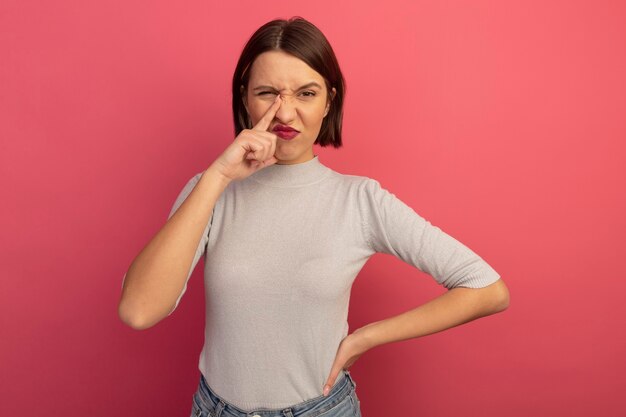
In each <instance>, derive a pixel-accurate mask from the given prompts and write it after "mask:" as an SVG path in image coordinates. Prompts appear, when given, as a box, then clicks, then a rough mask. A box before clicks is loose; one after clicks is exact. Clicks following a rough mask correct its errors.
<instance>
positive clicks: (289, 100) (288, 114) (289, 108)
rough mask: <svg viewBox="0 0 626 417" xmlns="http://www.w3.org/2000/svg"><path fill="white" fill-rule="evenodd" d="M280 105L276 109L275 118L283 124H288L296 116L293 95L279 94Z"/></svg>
mask: <svg viewBox="0 0 626 417" xmlns="http://www.w3.org/2000/svg"><path fill="white" fill-rule="evenodd" d="M280 100H281V103H280V107H279V108H278V110H277V111H276V116H275V117H276V118H277V119H278V120H280V121H281V122H282V123H284V124H288V123H289V122H291V121H293V120H294V119H295V118H296V114H297V109H296V105H295V103H293V97H289V96H287V95H283V94H281V96H280Z"/></svg>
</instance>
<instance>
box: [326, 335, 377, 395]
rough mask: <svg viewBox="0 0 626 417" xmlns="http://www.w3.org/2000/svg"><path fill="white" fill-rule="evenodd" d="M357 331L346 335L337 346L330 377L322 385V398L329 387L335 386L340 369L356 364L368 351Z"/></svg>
mask: <svg viewBox="0 0 626 417" xmlns="http://www.w3.org/2000/svg"><path fill="white" fill-rule="evenodd" d="M359 330H361V329H358V330H356V331H355V332H353V333H352V334H349V335H347V336H346V337H345V338H344V339H343V340H342V341H341V343H340V344H339V348H338V349H337V355H336V356H335V362H334V363H333V366H332V368H331V369H330V376H329V377H328V379H327V380H326V384H325V385H324V390H323V393H324V396H327V395H328V392H329V391H330V389H331V387H332V386H333V385H334V384H335V380H336V379H337V376H339V373H340V372H341V370H342V369H348V368H349V367H351V366H352V364H353V363H354V362H356V360H357V359H359V357H360V356H361V355H362V354H363V353H365V352H367V351H368V350H369V347H368V346H367V344H366V343H365V339H364V338H363V337H362V336H363V334H362V333H359Z"/></svg>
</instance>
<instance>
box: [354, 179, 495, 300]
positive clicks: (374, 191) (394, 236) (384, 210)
mask: <svg viewBox="0 0 626 417" xmlns="http://www.w3.org/2000/svg"><path fill="white" fill-rule="evenodd" d="M364 190H365V192H364V200H365V202H364V204H362V206H363V209H364V210H365V213H364V224H365V228H366V231H365V234H366V237H367V240H368V244H369V246H370V247H371V249H372V250H373V251H375V252H380V253H387V254H390V255H393V256H395V257H397V258H399V259H401V260H402V261H404V262H406V263H408V264H410V265H413V266H415V267H416V268H417V269H419V270H420V271H422V272H425V273H427V274H429V275H431V276H432V277H433V278H434V279H435V280H436V281H437V283H438V284H440V285H442V286H444V287H445V288H448V289H451V288H455V287H468V288H482V287H486V286H487V285H490V284H492V283H494V282H496V281H497V280H498V279H499V278H500V275H499V274H498V273H497V272H496V271H495V270H494V269H493V268H492V267H491V266H490V265H489V264H488V263H487V262H485V261H484V260H483V259H482V258H481V257H480V256H479V255H478V254H476V253H475V252H473V251H472V250H471V249H469V248H468V247H467V246H465V245H464V244H462V243H461V242H459V241H458V240H456V239H455V238H453V237H452V236H450V235H448V234H447V233H445V232H444V231H442V230H441V229H440V228H439V227H437V226H434V225H432V224H431V223H430V222H429V221H428V220H426V219H424V218H423V217H422V216H420V215H419V214H417V213H416V212H415V210H413V209H412V208H411V207H409V206H408V205H407V204H406V203H404V202H403V201H401V200H400V199H399V198H398V197H396V196H395V195H394V194H393V193H391V192H389V191H388V190H386V189H385V188H383V187H381V185H380V183H379V182H378V181H376V180H374V179H372V178H368V179H367V180H366V181H365V184H364Z"/></svg>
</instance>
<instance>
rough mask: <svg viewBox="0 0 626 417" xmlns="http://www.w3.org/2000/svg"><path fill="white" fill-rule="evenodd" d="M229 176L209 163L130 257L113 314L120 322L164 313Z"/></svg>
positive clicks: (148, 322) (137, 324)
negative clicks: (172, 210)
mask: <svg viewBox="0 0 626 417" xmlns="http://www.w3.org/2000/svg"><path fill="white" fill-rule="evenodd" d="M229 182H230V180H229V179H228V178H227V177H225V176H224V175H222V174H221V172H220V171H219V170H218V169H217V168H216V166H215V163H213V164H212V165H211V166H210V167H209V168H208V169H207V170H205V171H204V173H203V174H202V176H201V177H200V180H199V181H198V183H197V184H196V186H195V187H194V189H193V191H192V192H191V193H190V194H189V196H188V197H187V199H186V200H185V201H184V202H183V204H182V205H181V206H180V207H179V208H178V210H177V211H176V212H175V213H174V214H173V215H172V216H171V217H170V218H169V220H168V221H167V222H166V223H165V225H164V226H163V227H162V228H161V229H160V230H159V231H158V232H157V234H156V235H155V236H154V237H153V238H152V240H150V242H149V243H148V244H147V245H146V246H145V247H144V248H143V249H142V251H141V252H140V253H139V255H137V257H136V258H135V259H134V260H133V262H132V264H131V265H130V267H129V269H128V271H127V273H126V277H125V278H124V286H123V289H122V296H121V299H120V303H119V305H118V315H119V317H120V319H121V320H122V321H123V322H124V323H126V324H127V325H129V326H130V327H132V328H134V329H137V330H140V329H146V328H149V327H152V326H154V325H155V324H156V323H158V322H159V321H161V320H162V319H164V318H165V317H167V315H168V313H169V312H170V311H171V310H172V308H173V306H174V303H175V302H176V300H177V298H178V296H179V294H180V293H181V291H182V288H183V285H184V284H185V282H186V280H187V276H188V273H189V269H190V267H191V263H192V261H193V259H194V254H195V251H196V249H197V247H198V245H199V243H200V239H201V238H202V233H203V231H204V230H205V227H206V226H207V224H208V222H209V219H210V216H211V213H212V212H213V208H214V207H215V203H216V202H217V200H218V199H219V197H220V195H221V194H222V192H223V191H224V189H225V188H226V186H227V185H228V183H229Z"/></svg>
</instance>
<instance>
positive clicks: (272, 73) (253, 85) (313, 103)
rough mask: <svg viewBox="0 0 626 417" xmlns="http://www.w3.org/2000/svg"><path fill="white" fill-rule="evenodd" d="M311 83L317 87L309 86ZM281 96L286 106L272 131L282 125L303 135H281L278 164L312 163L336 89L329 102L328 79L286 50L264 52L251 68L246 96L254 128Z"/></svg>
mask: <svg viewBox="0 0 626 417" xmlns="http://www.w3.org/2000/svg"><path fill="white" fill-rule="evenodd" d="M311 83H315V84H317V85H315V84H314V85H308V84H311ZM307 85H308V86H307ZM305 86H306V87H305ZM242 89H243V87H242ZM277 94H280V96H281V100H282V103H281V105H280V107H279V109H278V111H277V112H276V115H275V116H274V120H273V121H272V123H271V124H270V127H269V129H268V130H269V131H270V132H271V131H272V129H273V128H274V126H276V125H278V124H281V125H286V126H289V127H291V128H293V129H296V130H297V131H299V132H300V133H298V134H297V135H296V136H295V137H294V138H293V139H291V140H286V139H283V138H281V137H280V136H278V139H277V141H276V153H275V154H274V156H275V157H276V159H278V162H277V163H278V164H298V163H301V162H306V161H308V160H311V159H312V158H313V156H314V154H313V143H314V142H315V139H316V138H317V135H318V134H319V132H320V129H321V127H322V122H323V120H324V117H326V115H327V114H328V111H329V109H330V104H331V100H332V98H334V97H335V94H336V90H335V88H334V87H333V89H332V91H331V99H330V100H329V99H327V97H328V90H327V88H326V83H325V82H324V77H322V75H321V74H319V73H318V72H317V71H315V70H314V69H313V68H311V67H309V66H308V65H307V64H306V63H305V62H304V61H302V60H301V59H299V58H296V57H294V56H293V55H290V54H287V53H285V52H282V51H268V52H264V53H262V54H261V55H259V56H258V57H257V58H256V59H255V60H254V62H253V64H252V67H251V68H250V79H249V82H248V86H247V89H246V91H245V95H244V96H243V103H244V105H245V107H246V110H247V111H248V115H249V117H250V120H251V121H252V125H253V126H254V125H256V124H257V122H258V121H259V120H260V119H261V117H262V116H263V115H264V114H265V112H267V110H268V109H269V108H270V106H271V105H272V102H273V101H274V99H275V98H276V95H277Z"/></svg>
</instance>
